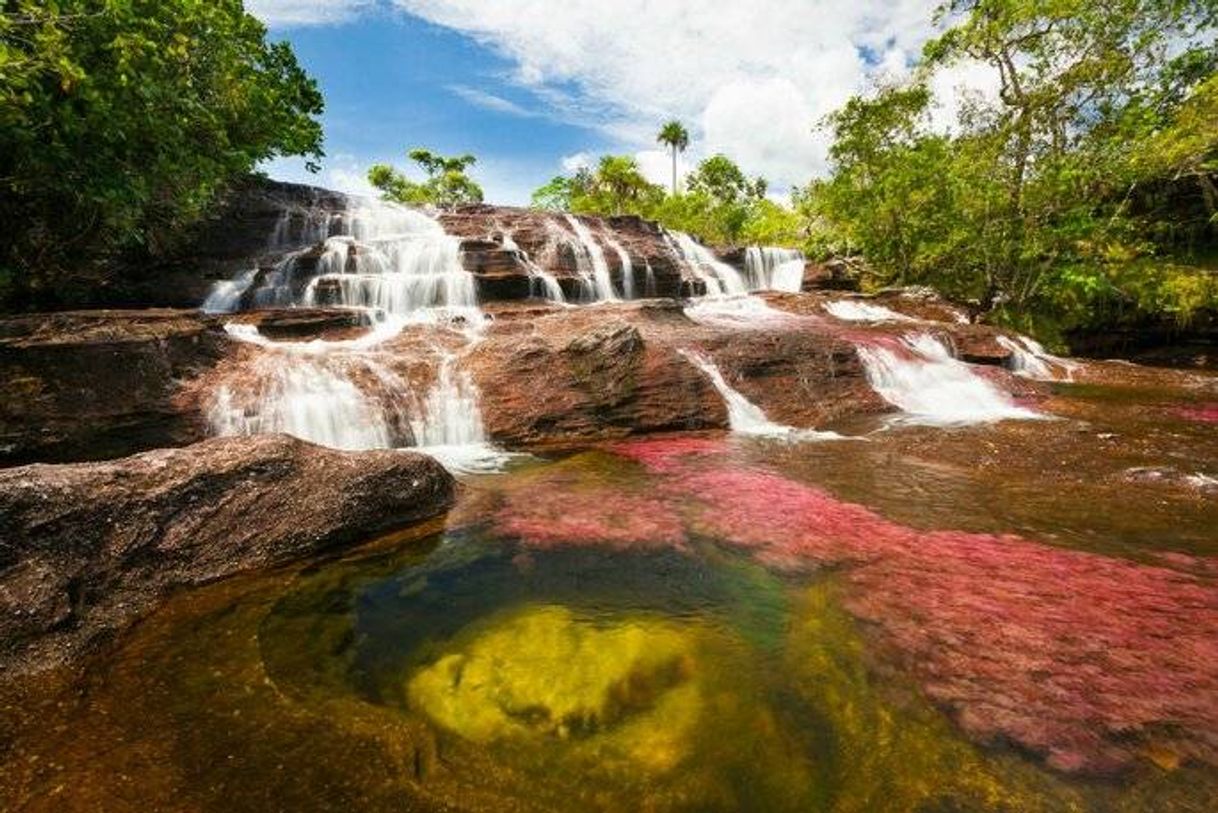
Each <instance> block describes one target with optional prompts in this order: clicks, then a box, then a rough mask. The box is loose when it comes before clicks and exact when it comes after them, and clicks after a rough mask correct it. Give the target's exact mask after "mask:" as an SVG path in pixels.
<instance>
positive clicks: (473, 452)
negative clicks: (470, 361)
mask: <svg viewBox="0 0 1218 813" xmlns="http://www.w3.org/2000/svg"><path fill="white" fill-rule="evenodd" d="M458 361H459V357H458V356H457V355H456V354H454V353H445V354H444V356H443V358H442V360H441V362H440V366H439V370H438V372H437V374H436V381H435V383H434V384H433V385H432V387H431V390H430V391H429V392H428V393H427V397H426V398H424V399H423V403H422V405H421V407H420V410H419V415H418V417H417V418H416V419H415V420H414V421H413V422H412V426H413V428H414V435H415V440H416V442H417V443H418V445H419V449H418V451H420V452H424V453H426V454H429V455H431V456H432V457H435V458H436V459H437V460H439V461H440V462H442V463H444V464H445V465H446V466H448V468H450V469H455V470H457V471H468V472H475V471H493V470H496V469H498V468H500V467H501V466H502V465H503V463H504V462H505V461H506V460H507V459H509V458H510V457H511V455H509V454H506V453H505V452H502V451H500V450H499V449H497V448H495V447H494V446H493V445H491V443H490V442H489V441H488V439H487V436H486V429H485V428H484V426H483V423H482V409H481V407H480V406H479V400H480V398H479V393H478V388H477V386H475V384H474V380H473V378H472V377H471V376H470V374H469V373H467V372H464V371H462V370H459V369H457V364H458Z"/></svg>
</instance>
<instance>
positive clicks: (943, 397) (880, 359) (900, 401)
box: [858, 333, 1044, 426]
mask: <svg viewBox="0 0 1218 813" xmlns="http://www.w3.org/2000/svg"><path fill="white" fill-rule="evenodd" d="M858 352H859V356H860V358H861V359H862V361H863V366H864V369H865V370H866V373H867V380H868V382H869V383H870V384H871V387H872V389H874V390H875V391H876V392H877V393H878V394H879V395H880V397H882V398H883V399H884V400H885V401H888V402H889V403H890V404H892V405H893V406H896V407H899V408H900V409H901V411H902V412H903V413H904V415H903V416H902V417H901V419H900V420H901V421H902V422H905V423H917V424H925V425H930V426H953V425H962V424H971V423H987V422H991V421H1000V420H1005V419H1009V418H1022V419H1037V418H1043V417H1044V416H1042V415H1039V414H1038V413H1036V412H1033V411H1032V410H1030V409H1025V408H1023V407H1020V406H1018V405H1016V404H1015V402H1014V401H1013V400H1012V399H1011V397H1010V396H1009V395H1007V394H1006V393H1004V392H1002V391H1000V390H999V389H998V388H997V387H995V386H994V385H993V384H992V383H990V382H989V381H987V380H985V379H984V378H982V377H981V376H979V375H977V374H976V373H975V372H973V370H972V369H971V368H970V367H969V365H967V364H965V363H964V362H962V361H959V360H957V359H956V358H954V357H953V356H952V353H951V350H950V349H949V348H948V347H947V345H945V344H944V343H943V342H942V341H940V340H939V339H937V338H935V337H934V336H932V335H930V334H928V333H917V334H912V335H908V336H905V337H903V338H902V339H901V344H900V347H898V348H890V347H883V346H879V345H871V346H867V345H860V346H859V348H858Z"/></svg>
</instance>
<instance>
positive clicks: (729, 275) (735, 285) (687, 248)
mask: <svg viewBox="0 0 1218 813" xmlns="http://www.w3.org/2000/svg"><path fill="white" fill-rule="evenodd" d="M664 239H665V241H666V242H667V243H668V246H669V248H671V249H672V252H673V254H674V255H675V256H676V257H677V259H678V260H679V261H680V262H682V263H683V264H684V265H685V267H686V268H688V269H689V270H690V271H691V272H693V274H694V276H695V277H697V278H698V279H700V280H701V281H702V282H703V283H704V284H705V285H706V293H707V294H708V295H710V296H722V295H724V294H728V295H737V294H747V293H748V292H749V289H748V286H747V285H745V283H744V278H743V277H741V276H740V272H738V271H737V270H736V269H735V268H732V267H731V266H730V265H728V264H727V263H725V262H723V261H722V260H720V259H719V258H718V257H716V256H715V255H714V253H712V252H711V250H710V249H709V248H707V247H706V246H704V245H702V244H701V243H699V242H698V241H697V240H695V239H694V238H692V237H690V236H689V235H688V234H686V233H685V232H680V231H677V232H670V231H667V230H665V231H664Z"/></svg>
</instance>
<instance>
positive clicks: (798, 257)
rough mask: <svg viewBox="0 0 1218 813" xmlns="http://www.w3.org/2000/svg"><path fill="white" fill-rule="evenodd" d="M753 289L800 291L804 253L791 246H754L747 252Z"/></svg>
mask: <svg viewBox="0 0 1218 813" xmlns="http://www.w3.org/2000/svg"><path fill="white" fill-rule="evenodd" d="M744 274H745V278H746V280H747V282H748V286H749V290H750V291H785V292H787V293H798V292H799V290H800V289H801V288H802V287H803V282H804V255H803V252H801V251H796V250H795V249H790V248H772V247H768V246H750V247H749V248H748V249H746V250H745V253H744Z"/></svg>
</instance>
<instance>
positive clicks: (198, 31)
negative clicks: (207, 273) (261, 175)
mask: <svg viewBox="0 0 1218 813" xmlns="http://www.w3.org/2000/svg"><path fill="white" fill-rule="evenodd" d="M0 100H2V101H0V218H2V219H3V222H4V223H5V228H4V229H3V230H2V231H0V302H4V303H7V305H8V307H17V308H20V307H28V306H32V305H36V304H52V303H58V302H63V301H67V302H70V301H71V299H72V295H73V292H74V291H76V292H79V291H84V290H87V289H88V288H89V287H91V286H93V285H96V284H98V281H99V280H100V279H102V277H103V274H102V272H101V271H100V270H99V269H100V268H101V267H102V266H103V265H106V264H107V263H110V262H111V261H113V260H114V259H115V257H116V256H118V255H123V254H128V253H135V254H140V255H145V256H148V255H156V254H158V253H160V252H162V251H164V250H166V249H167V248H168V247H169V246H171V245H172V243H173V242H174V240H175V239H177V237H178V236H179V235H180V234H181V233H182V232H183V230H184V228H185V227H187V226H188V225H189V224H191V223H192V222H193V221H195V220H196V219H198V218H199V217H200V216H202V215H203V214H204V213H205V212H206V211H207V208H208V206H209V205H210V204H211V202H212V201H213V199H214V198H215V197H216V195H217V194H218V192H220V191H221V190H222V189H223V188H224V186H225V185H226V183H227V182H228V181H230V179H232V178H234V177H235V176H238V175H243V174H245V173H248V172H249V171H250V170H252V169H253V168H254V167H255V166H256V165H257V164H258V163H259V162H260V161H263V160H265V159H268V158H271V157H273V156H277V155H305V156H309V157H311V159H313V160H317V159H319V158H320V157H321V154H322V152H321V143H322V132H321V126H320V124H319V123H318V120H317V116H318V115H319V114H320V113H321V111H322V97H321V94H320V93H319V92H318V89H317V87H316V85H315V83H314V82H313V80H312V79H310V78H309V77H308V76H307V75H306V74H305V73H304V71H303V70H302V69H301V68H300V66H299V65H298V64H297V61H296V57H295V56H294V54H293V52H292V50H291V48H290V47H289V46H288V45H287V44H284V43H270V42H268V41H267V39H266V30H265V29H264V27H263V26H262V24H261V23H260V22H258V21H257V20H256V19H255V18H254V17H252V16H250V15H248V14H246V13H245V11H244V9H243V7H242V3H241V0H54V2H47V0H10V2H7V3H6V4H5V5H4V10H3V11H2V12H0Z"/></svg>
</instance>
